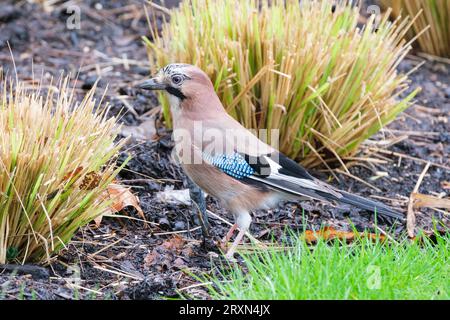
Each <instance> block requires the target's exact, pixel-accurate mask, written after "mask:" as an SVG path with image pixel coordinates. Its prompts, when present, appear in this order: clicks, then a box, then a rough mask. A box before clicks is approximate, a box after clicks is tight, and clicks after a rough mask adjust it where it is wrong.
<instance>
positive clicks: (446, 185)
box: [441, 181, 450, 190]
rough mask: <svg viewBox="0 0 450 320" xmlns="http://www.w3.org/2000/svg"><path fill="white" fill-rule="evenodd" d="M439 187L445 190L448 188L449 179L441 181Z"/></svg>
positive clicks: (449, 188) (449, 187)
mask: <svg viewBox="0 0 450 320" xmlns="http://www.w3.org/2000/svg"><path fill="white" fill-rule="evenodd" d="M441 187H442V188H443V189H445V190H450V181H442V182H441Z"/></svg>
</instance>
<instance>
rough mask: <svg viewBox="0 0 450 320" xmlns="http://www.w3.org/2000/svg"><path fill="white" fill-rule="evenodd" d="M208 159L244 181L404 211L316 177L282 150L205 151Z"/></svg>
mask: <svg viewBox="0 0 450 320" xmlns="http://www.w3.org/2000/svg"><path fill="white" fill-rule="evenodd" d="M204 159H205V161H207V162H209V163H210V164H211V165H213V166H215V167H216V168H218V169H219V170H221V171H222V172H224V173H226V174H228V175H229V176H231V177H233V178H235V179H238V180H241V181H242V182H244V183H253V184H255V183H256V184H261V185H264V186H268V187H271V188H273V189H276V190H280V191H283V192H286V193H289V194H292V195H296V196H300V197H302V196H304V197H308V198H312V199H316V200H322V201H331V202H335V201H337V202H342V203H347V204H351V205H354V206H357V207H360V208H362V209H365V210H368V211H374V212H377V213H379V214H381V215H386V216H389V217H392V218H396V219H403V218H404V217H403V215H402V214H401V213H399V212H397V211H395V210H393V209H392V208H390V207H388V206H386V205H384V204H382V203H380V202H377V201H372V200H368V199H366V198H363V197H360V196H357V195H353V194H350V193H348V192H345V191H340V190H337V189H335V188H333V187H332V186H330V185H328V184H326V183H324V182H322V181H320V180H318V179H316V178H314V177H313V176H312V175H311V174H309V173H308V171H306V169H304V168H303V167H302V166H300V165H299V164H297V163H296V162H295V161H293V160H291V159H289V158H288V157H286V156H285V155H283V154H282V153H279V152H274V153H272V154H268V155H261V156H249V155H247V154H243V153H239V152H235V153H231V154H226V155H214V156H211V155H209V154H205V155H204Z"/></svg>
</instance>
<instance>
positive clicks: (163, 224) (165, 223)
mask: <svg viewBox="0 0 450 320" xmlns="http://www.w3.org/2000/svg"><path fill="white" fill-rule="evenodd" d="M158 224H159V226H160V227H161V228H162V229H166V230H167V229H170V222H169V220H167V218H161V219H159V221H158Z"/></svg>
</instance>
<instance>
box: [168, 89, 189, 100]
mask: <svg viewBox="0 0 450 320" xmlns="http://www.w3.org/2000/svg"><path fill="white" fill-rule="evenodd" d="M166 91H167V92H168V93H170V94H172V95H174V96H176V97H178V98H180V99H181V100H184V99H186V96H185V95H184V94H183V92H181V90H180V89H177V88H174V87H170V86H168V87H167V88H166Z"/></svg>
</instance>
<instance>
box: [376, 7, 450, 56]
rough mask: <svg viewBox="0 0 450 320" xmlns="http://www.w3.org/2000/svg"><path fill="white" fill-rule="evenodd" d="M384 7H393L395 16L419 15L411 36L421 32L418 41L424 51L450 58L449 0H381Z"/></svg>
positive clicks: (409, 34)
mask: <svg viewBox="0 0 450 320" xmlns="http://www.w3.org/2000/svg"><path fill="white" fill-rule="evenodd" d="M381 3H382V4H383V6H384V7H386V8H389V7H391V8H392V14H393V16H394V17H396V18H397V17H400V16H401V15H404V16H406V15H409V16H411V17H415V16H417V19H416V20H415V22H414V24H413V27H412V30H411V32H410V33H408V36H409V37H410V38H412V37H414V36H415V35H418V34H421V33H422V31H423V30H424V29H426V28H428V26H429V29H428V30H427V31H426V32H424V33H423V34H422V35H421V36H419V37H418V38H417V43H418V44H419V47H420V49H421V50H422V51H424V52H426V53H429V54H432V55H435V56H441V57H447V58H450V1H448V0H381Z"/></svg>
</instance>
